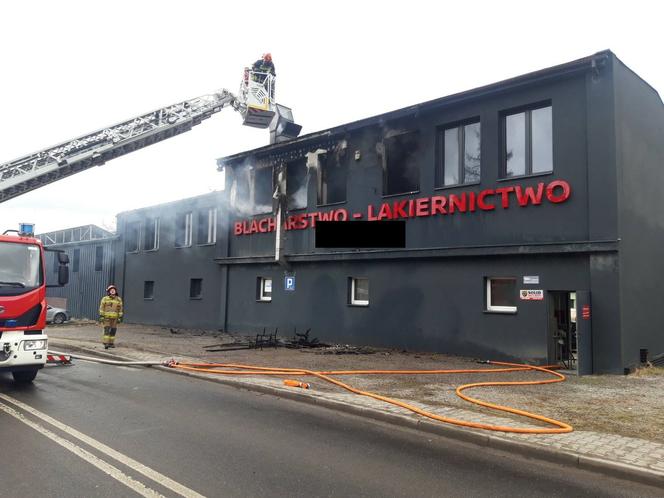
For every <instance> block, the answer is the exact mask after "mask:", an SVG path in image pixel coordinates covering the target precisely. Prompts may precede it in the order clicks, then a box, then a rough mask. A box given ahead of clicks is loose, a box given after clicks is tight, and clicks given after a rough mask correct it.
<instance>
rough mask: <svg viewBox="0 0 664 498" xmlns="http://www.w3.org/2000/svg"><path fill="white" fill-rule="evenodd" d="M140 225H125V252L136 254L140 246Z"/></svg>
mask: <svg viewBox="0 0 664 498" xmlns="http://www.w3.org/2000/svg"><path fill="white" fill-rule="evenodd" d="M140 235H141V224H140V223H139V222H138V221H134V222H131V223H127V228H126V229H125V244H126V245H125V247H126V251H127V252H137V251H138V248H139V246H140Z"/></svg>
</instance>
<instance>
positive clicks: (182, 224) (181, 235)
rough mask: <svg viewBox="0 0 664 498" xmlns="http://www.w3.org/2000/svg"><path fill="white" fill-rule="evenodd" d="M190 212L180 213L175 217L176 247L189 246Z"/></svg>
mask: <svg viewBox="0 0 664 498" xmlns="http://www.w3.org/2000/svg"><path fill="white" fill-rule="evenodd" d="M191 220H192V214H191V213H181V214H178V215H177V217H176V221H175V223H176V225H175V231H176V233H175V246H176V247H189V246H191V234H192V231H191V230H192V227H191Z"/></svg>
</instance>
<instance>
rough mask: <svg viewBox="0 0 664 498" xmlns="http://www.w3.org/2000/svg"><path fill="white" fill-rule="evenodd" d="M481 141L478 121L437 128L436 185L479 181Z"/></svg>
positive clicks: (444, 185)
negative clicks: (437, 157)
mask: <svg viewBox="0 0 664 498" xmlns="http://www.w3.org/2000/svg"><path fill="white" fill-rule="evenodd" d="M481 143H482V142H481V135H480V123H479V121H477V122H474V123H468V124H465V125H460V126H454V127H448V128H444V129H442V130H440V131H439V132H438V147H439V160H438V168H437V170H436V187H449V186H452V185H462V184H464V183H477V182H479V181H480V162H481V156H482V153H481Z"/></svg>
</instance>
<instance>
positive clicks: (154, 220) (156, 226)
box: [142, 217, 160, 252]
mask: <svg viewBox="0 0 664 498" xmlns="http://www.w3.org/2000/svg"><path fill="white" fill-rule="evenodd" d="M150 222H152V223H151V224H152V229H153V230H154V235H153V237H152V247H150V248H149V249H148V248H146V247H145V243H146V242H147V238H146V237H147V235H148V230H147V227H148V224H150ZM144 227H145V228H144V232H143V235H144V236H143V237H142V238H143V240H142V242H143V250H144V251H145V252H150V251H157V250H159V227H160V221H159V218H158V217H155V218H146V220H145V223H144Z"/></svg>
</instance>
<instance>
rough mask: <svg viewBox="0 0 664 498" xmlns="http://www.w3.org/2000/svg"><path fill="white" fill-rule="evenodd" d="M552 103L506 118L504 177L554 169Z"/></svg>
mask: <svg viewBox="0 0 664 498" xmlns="http://www.w3.org/2000/svg"><path fill="white" fill-rule="evenodd" d="M552 130H553V127H552V112H551V106H547V107H540V108H536V109H528V110H525V111H522V112H518V113H514V114H508V115H505V116H504V117H503V136H504V142H503V150H504V163H503V167H504V171H503V173H504V176H505V177H511V176H523V175H532V174H536V173H546V172H549V171H553V131H552Z"/></svg>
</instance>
